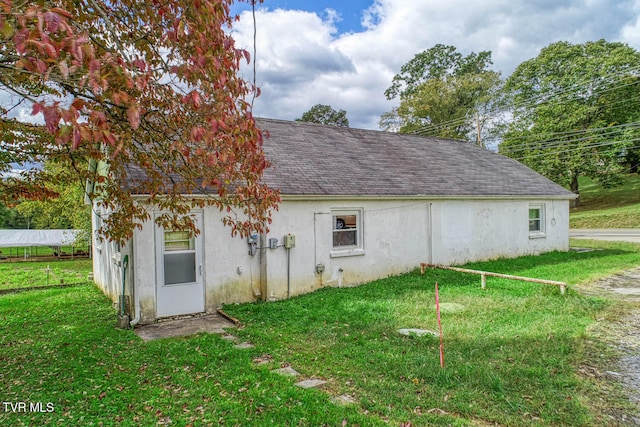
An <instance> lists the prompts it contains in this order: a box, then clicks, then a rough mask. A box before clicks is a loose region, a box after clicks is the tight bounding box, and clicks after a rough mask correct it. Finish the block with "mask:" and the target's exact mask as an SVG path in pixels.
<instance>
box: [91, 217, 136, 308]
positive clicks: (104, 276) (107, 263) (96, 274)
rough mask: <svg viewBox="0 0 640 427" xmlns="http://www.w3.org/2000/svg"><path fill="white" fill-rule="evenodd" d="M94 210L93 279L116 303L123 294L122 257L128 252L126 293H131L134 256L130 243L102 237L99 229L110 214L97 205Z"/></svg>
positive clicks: (92, 219)
mask: <svg viewBox="0 0 640 427" xmlns="http://www.w3.org/2000/svg"><path fill="white" fill-rule="evenodd" d="M93 211H94V214H93V216H92V218H91V221H92V224H91V225H92V228H93V233H92V234H93V242H92V250H93V254H92V259H93V281H94V283H95V284H96V285H97V286H98V287H99V288H100V289H102V291H103V292H104V293H105V295H107V296H108V297H109V298H110V299H111V301H113V302H114V303H115V302H117V301H118V297H119V296H120V295H121V294H122V277H123V270H122V259H123V258H124V255H127V254H128V255H129V261H130V262H129V268H128V269H127V273H126V275H125V280H126V282H125V294H127V295H131V286H132V280H131V267H130V265H131V261H132V260H133V257H132V256H131V254H130V248H129V246H128V245H124V246H120V245H118V244H116V243H114V242H109V241H106V240H104V239H101V238H100V236H99V235H98V234H97V230H98V229H99V228H100V227H101V226H102V218H103V217H106V216H108V212H105V211H102V210H100V209H99V208H97V207H95V206H94V209H93ZM96 212H97V214H96Z"/></svg>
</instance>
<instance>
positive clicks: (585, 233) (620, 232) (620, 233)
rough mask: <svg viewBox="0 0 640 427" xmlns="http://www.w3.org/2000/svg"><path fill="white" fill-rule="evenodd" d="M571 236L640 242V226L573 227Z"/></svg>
mask: <svg viewBox="0 0 640 427" xmlns="http://www.w3.org/2000/svg"><path fill="white" fill-rule="evenodd" d="M569 237H571V238H574V239H591V240H614V241H618V242H633V243H640V228H572V229H571V230H569Z"/></svg>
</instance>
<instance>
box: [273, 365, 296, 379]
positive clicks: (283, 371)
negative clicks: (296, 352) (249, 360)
mask: <svg viewBox="0 0 640 427" xmlns="http://www.w3.org/2000/svg"><path fill="white" fill-rule="evenodd" d="M271 372H275V373H276V374H280V375H288V376H290V377H297V376H298V375H300V372H298V371H296V370H295V369H293V368H292V367H291V366H287V367H285V368H280V369H274V370H273V371H271Z"/></svg>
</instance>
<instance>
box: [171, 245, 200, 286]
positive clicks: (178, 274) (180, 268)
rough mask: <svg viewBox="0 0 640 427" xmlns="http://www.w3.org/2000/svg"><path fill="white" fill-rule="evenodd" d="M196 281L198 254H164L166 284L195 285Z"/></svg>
mask: <svg viewBox="0 0 640 427" xmlns="http://www.w3.org/2000/svg"><path fill="white" fill-rule="evenodd" d="M195 281H196V254H195V252H187V253H166V254H164V284H165V285H175V284H178V283H194V282H195Z"/></svg>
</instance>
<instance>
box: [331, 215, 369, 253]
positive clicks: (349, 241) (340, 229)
mask: <svg viewBox="0 0 640 427" xmlns="http://www.w3.org/2000/svg"><path fill="white" fill-rule="evenodd" d="M331 214H332V224H333V249H334V250H341V249H345V250H346V249H357V248H362V211H361V210H358V209H355V210H334V211H332V212H331Z"/></svg>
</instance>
